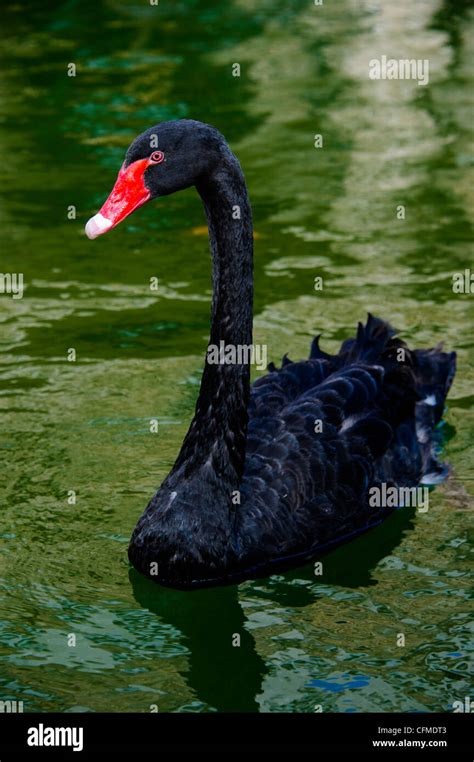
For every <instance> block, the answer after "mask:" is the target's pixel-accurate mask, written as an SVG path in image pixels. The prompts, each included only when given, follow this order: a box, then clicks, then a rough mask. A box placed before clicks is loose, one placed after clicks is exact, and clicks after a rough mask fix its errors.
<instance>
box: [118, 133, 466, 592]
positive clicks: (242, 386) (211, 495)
mask: <svg viewBox="0 0 474 762" xmlns="http://www.w3.org/2000/svg"><path fill="white" fill-rule="evenodd" d="M154 134H157V135H158V140H159V146H160V149H161V150H162V151H164V154H165V156H166V157H167V158H166V164H160V165H159V166H158V167H153V168H149V169H148V170H147V173H146V174H145V184H146V186H147V188H149V190H150V193H151V195H152V197H156V196H162V195H167V194H168V193H171V192H174V191H175V190H179V189H181V188H185V187H188V186H190V185H195V186H196V188H197V190H198V192H199V194H200V195H201V198H202V200H203V203H204V207H205V211H206V214H207V219H208V225H209V237H210V245H211V254H212V260H213V303H212V314H211V334H210V341H209V343H210V344H215V345H219V342H221V341H224V342H225V344H226V345H228V344H232V345H234V346H236V345H249V344H250V343H251V341H252V254H253V239H252V220H251V210H250V204H249V201H248V196H247V190H246V185H245V180H244V177H243V174H242V171H241V169H240V165H239V163H238V161H237V159H236V158H235V156H234V155H233V154H232V153H231V151H230V149H229V148H228V146H227V144H226V142H225V140H224V138H223V137H222V136H221V135H220V133H218V132H217V131H216V130H215V129H214V128H212V127H209V126H208V125H205V124H202V123H200V122H194V121H191V120H180V121H177V122H168V123H165V124H163V125H158V126H156V127H154V128H151V130H148V131H147V132H146V133H143V135H141V136H140V137H139V138H137V139H136V140H135V141H134V142H133V143H132V145H131V147H130V148H129V150H128V152H127V156H126V160H125V165H129V164H130V163H131V162H133V161H137V160H139V159H142V158H143V157H146V156H147V152H148V153H149V151H150V148H149V138H150V135H154ZM236 210H238V214H236ZM454 372H455V354H454V353H453V352H452V353H449V354H447V353H444V352H442V351H441V349H440V347H438V348H436V349H429V350H414V351H412V350H410V349H409V348H408V347H407V346H406V345H405V344H404V342H403V341H401V339H399V338H398V337H397V335H396V331H395V330H394V329H393V328H392V327H391V326H390V325H389V324H388V323H386V322H384V321H383V320H380V319H378V318H375V317H373V316H372V315H369V317H368V320H367V322H366V324H365V325H362V324H359V327H358V330H357V335H356V336H355V338H353V339H348V340H347V341H345V342H344V343H343V344H342V346H341V349H340V350H339V352H338V353H337V354H336V355H329V354H327V353H325V352H323V351H322V350H321V349H320V348H319V337H317V338H316V339H314V341H313V343H312V346H311V352H310V356H309V358H308V359H307V360H303V361H300V362H292V361H291V360H289V359H288V358H287V357H286V356H285V357H284V358H283V361H282V365H281V367H280V368H276V367H275V366H274V365H270V366H269V373H268V374H267V375H266V376H264V377H262V378H259V379H258V380H257V381H256V382H255V383H254V384H253V385H252V386H250V381H249V378H250V374H249V366H248V365H243V364H241V365H211V364H209V363H206V365H205V368H204V373H203V377H202V382H201V389H200V394H199V398H198V401H197V403H196V411H195V415H194V418H193V421H192V423H191V426H190V429H189V431H188V434H187V435H186V438H185V440H184V443H183V446H182V449H181V452H180V454H179V455H178V458H177V460H176V463H175V465H174V467H173V469H172V471H171V473H170V474H169V476H168V477H167V478H166V479H165V481H164V482H163V484H162V485H161V487H160V489H159V490H158V492H157V493H156V495H155V496H154V497H153V498H152V500H151V501H150V503H149V505H148V507H147V508H146V510H145V512H144V514H143V515H142V517H141V518H140V520H139V522H138V524H137V526H136V528H135V530H134V532H133V536H132V539H131V542H130V546H129V558H130V560H131V562H132V564H133V565H134V566H135V567H136V568H137V569H138V570H139V571H141V572H142V573H143V574H145V575H147V576H149V577H150V578H151V579H153V580H155V581H156V582H159V583H161V584H163V585H168V586H172V587H178V588H193V587H200V586H204V585H218V584H228V583H232V582H237V581H239V580H242V579H246V578H249V577H256V576H264V575H267V574H269V573H272V572H273V571H277V570H280V569H283V568H287V567H289V566H295V565H297V564H300V563H302V562H304V561H305V560H309V559H312V558H315V557H317V556H318V555H320V554H321V553H323V552H324V551H325V550H327V549H328V548H330V547H333V546H334V545H335V544H338V543H341V542H344V541H346V540H347V539H350V538H351V537H353V536H355V535H356V534H358V533H360V532H363V531H365V530H367V529H369V528H370V527H372V526H375V525H376V524H378V523H380V522H381V521H382V520H383V519H384V518H385V517H386V516H387V515H388V514H389V513H391V512H392V510H393V508H387V507H373V506H372V505H371V504H370V501H369V490H370V489H371V488H372V487H374V486H380V485H381V484H382V483H385V484H386V485H387V486H397V487H415V486H417V485H418V484H420V482H422V481H430V482H436V481H439V480H440V479H441V478H442V477H443V476H444V475H445V472H446V469H445V467H444V466H442V465H441V464H440V463H438V461H437V459H436V455H435V450H436V441H435V440H436V436H435V427H436V426H437V424H438V423H439V421H440V419H441V416H442V412H443V408H444V401H445V398H446V395H447V393H448V390H449V387H450V385H451V382H452V379H453V376H454Z"/></svg>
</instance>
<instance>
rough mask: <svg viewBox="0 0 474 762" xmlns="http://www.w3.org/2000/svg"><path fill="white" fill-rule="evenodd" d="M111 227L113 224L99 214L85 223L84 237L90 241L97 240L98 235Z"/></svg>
mask: <svg viewBox="0 0 474 762" xmlns="http://www.w3.org/2000/svg"><path fill="white" fill-rule="evenodd" d="M112 225H113V223H112V222H111V221H110V220H108V219H107V217H104V216H103V215H102V214H101V213H100V212H99V213H98V214H95V215H94V216H93V217H91V218H90V220H89V221H88V222H87V225H86V227H85V231H86V236H87V237H88V238H90V239H92V238H97V236H98V235H101V234H102V233H106V232H107V230H109V228H111V227H112Z"/></svg>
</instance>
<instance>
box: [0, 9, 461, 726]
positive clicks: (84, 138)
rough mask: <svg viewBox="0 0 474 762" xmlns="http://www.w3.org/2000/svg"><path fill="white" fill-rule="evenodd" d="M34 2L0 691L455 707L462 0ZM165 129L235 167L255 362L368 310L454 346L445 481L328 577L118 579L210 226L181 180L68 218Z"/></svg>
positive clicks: (25, 37)
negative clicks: (122, 206) (176, 584)
mask: <svg viewBox="0 0 474 762" xmlns="http://www.w3.org/2000/svg"><path fill="white" fill-rule="evenodd" d="M38 5H39V6H40V7H38V8H37V7H35V6H34V5H33V6H32V7H28V9H25V7H24V6H23V5H22V4H18V3H13V2H11V3H8V2H7V3H6V4H5V5H4V8H5V12H6V16H7V24H6V32H4V34H3V35H2V39H1V40H0V53H1V55H2V57H3V59H4V67H3V69H4V77H3V82H2V93H3V99H2V100H3V102H2V106H1V114H0V115H1V122H0V148H1V152H2V161H1V167H0V170H1V172H2V175H3V180H2V194H3V205H2V212H1V214H2V224H1V236H2V239H3V240H2V258H1V268H0V269H1V270H2V272H22V273H23V274H24V281H25V293H24V298H23V299H13V298H12V297H11V295H9V294H2V295H1V296H0V320H1V345H2V356H1V357H2V359H1V367H0V370H1V372H0V412H1V423H2V425H1V438H0V444H1V449H0V452H1V459H2V466H1V472H2V476H4V477H6V478H5V479H2V482H3V486H2V495H1V517H0V538H1V539H0V549H1V554H0V577H1V589H2V601H1V615H0V619H1V625H0V626H1V631H0V698H2V699H8V698H10V699H17V700H22V701H23V702H24V710H25V711H35V710H39V711H45V712H48V711H59V712H68V711H74V710H83V711H116V712H129V711H138V712H148V711H150V707H151V706H153V705H155V706H156V707H158V709H159V711H193V712H207V711H216V710H217V711H222V710H230V711H235V710H245V711H272V712H279V711H291V712H308V711H309V712H312V711H314V710H315V707H317V706H320V707H322V709H323V710H324V711H338V712H354V711H356V712H361V711H387V712H391V711H449V710H450V708H451V707H452V703H453V701H455V700H463V699H464V697H465V696H466V695H468V675H467V662H468V650H469V603H468V556H467V553H468V550H467V548H468V544H467V539H468V538H467V528H468V523H469V522H468V519H469V518H470V515H471V514H470V511H471V510H472V505H473V503H472V492H473V484H474V482H473V479H474V471H473V468H472V458H471V457H470V456H469V448H470V447H472V445H473V440H474V436H473V429H474V414H473V411H472V401H473V391H472V390H473V383H474V371H473V362H472V360H473V330H472V311H471V312H469V309H471V310H472V298H473V297H472V295H469V294H457V293H453V287H452V284H453V280H452V278H453V273H456V272H461V271H464V270H465V268H469V267H472V265H473V258H472V246H471V244H470V240H472V238H471V230H470V227H469V216H470V214H471V213H472V201H473V188H474V183H473V177H472V174H473V172H472V166H473V163H472V158H470V155H469V151H470V142H469V141H470V129H471V126H472V101H471V102H470V101H469V92H471V93H472V78H473V72H472V68H470V66H469V61H471V62H472V60H473V56H472V41H473V39H474V35H473V31H474V30H473V15H472V12H471V11H469V10H468V3H467V2H465V3H464V2H454V0H450V1H448V2H444V3H443V2H433V0H419V1H418V2H413V0H397V2H396V3H389V2H383V3H382V2H380V3H377V2H372V1H371V0H359V1H358V2H356V0H338V2H333V3H329V2H328V3H325V4H324V5H323V6H322V7H318V6H315V5H314V4H313V3H311V2H309V0H308V1H307V2H301V0H285V1H284V2H283V0H234V2H212V0H206V1H205V2H198V1H197V0H182V1H179V0H174V2H171V1H170V2H160V3H159V6H151V5H149V4H148V3H146V2H138V0H113V2H112V0H109V1H107V0H94V2H92V1H91V0H68V1H67V2H59V1H58V2H49V3H47V2H45V3H40V4H38ZM4 26H5V25H4ZM381 55H387V56H389V57H390V56H391V57H395V58H406V57H408V58H412V57H414V58H420V59H429V62H430V70H429V74H430V81H429V84H428V85H427V86H422V85H418V84H417V82H416V81H400V80H398V81H397V80H390V81H389V80H380V81H373V80H370V79H369V77H368V62H369V60H370V59H371V58H374V57H380V56H381ZM70 63H74V64H75V66H76V76H75V77H72V76H68V64H70ZM235 63H239V64H240V67H241V72H240V77H234V76H232V66H233V64H235ZM470 87H471V90H470V89H469V88H470ZM180 117H189V118H195V119H200V120H203V121H206V122H210V123H212V124H214V125H215V126H216V127H218V128H219V129H220V130H221V131H222V132H223V133H224V134H225V136H226V137H227V139H228V140H229V142H230V144H231V147H232V149H233V150H234V151H235V152H236V154H237V155H238V156H239V159H240V161H241V163H242V166H243V169H244V171H245V175H246V178H247V181H248V185H249V190H250V195H251V199H252V203H253V210H254V222H255V229H256V241H255V290H256V303H255V337H254V341H255V342H257V343H261V344H267V345H268V355H269V360H270V359H273V360H277V361H278V360H279V358H280V357H281V356H282V355H283V354H284V353H285V352H287V351H289V353H290V356H291V357H292V358H294V359H296V358H300V357H304V356H306V355H307V352H308V347H309V343H310V340H311V338H312V337H313V335H314V334H315V333H320V332H321V333H322V334H323V340H322V341H323V347H324V348H327V349H328V350H330V351H334V350H335V349H336V348H337V346H338V344H339V343H340V341H341V340H343V339H344V338H346V337H348V336H349V335H350V334H352V333H353V332H354V327H355V325H356V323H357V321H358V320H360V319H364V317H365V315H366V313H367V311H368V310H370V311H373V312H374V313H375V314H378V315H381V316H383V317H385V318H386V319H388V320H390V321H391V322H392V323H393V324H394V325H395V326H397V327H398V328H399V329H400V331H401V332H402V334H403V336H404V337H405V338H407V340H408V341H409V342H410V343H411V344H415V345H417V346H431V345H434V344H436V343H437V342H438V341H439V340H444V341H445V344H446V347H447V348H448V349H449V350H451V349H456V350H457V352H458V362H459V370H458V375H457V377H456V381H455V384H454V387H453V389H452V392H451V394H450V397H449V407H448V411H447V415H446V424H445V434H446V436H445V439H446V442H445V456H444V457H445V459H446V460H448V461H449V462H450V463H451V465H452V473H451V476H450V478H449V479H448V481H447V482H446V483H445V484H443V485H441V486H440V487H438V488H437V489H436V490H434V491H433V492H432V493H431V495H430V509H429V511H428V513H426V514H420V513H415V511H413V510H411V509H406V510H403V511H400V512H398V513H397V514H396V515H394V516H393V517H392V518H391V519H389V520H388V521H387V522H386V523H385V524H384V525H383V526H382V527H380V528H379V529H377V530H374V531H372V532H371V533H369V534H367V535H366V536H364V537H361V538H360V539H358V540H356V541H354V542H352V543H351V544H349V545H346V546H345V547H343V548H340V549H339V550H337V551H335V552H333V553H332V554H331V555H329V556H328V557H327V558H326V559H325V561H324V574H323V575H322V577H315V575H314V570H313V568H312V567H305V568H301V569H298V570H296V571H293V572H291V573H288V574H285V575H280V576H274V577H271V578H269V579H265V580H260V581H255V582H247V583H245V584H241V585H239V586H238V587H236V586H234V587H230V588H225V589H217V590H205V591H200V592H193V593H182V592H174V591H171V590H166V589H162V588H160V587H158V586H155V585H153V584H152V583H150V582H148V581H147V580H145V579H143V578H141V577H140V576H139V575H138V574H136V573H135V572H134V571H133V570H130V569H129V565H128V561H127V556H126V548H127V542H128V539H129V537H130V534H131V531H132V529H133V527H134V525H135V523H136V520H137V518H138V517H139V515H140V514H141V512H142V510H143V508H144V506H145V505H146V503H147V501H148V500H149V498H150V496H151V495H152V494H153V492H154V490H155V489H156V488H157V487H158V485H159V484H160V482H161V480H162V479H163V478H164V477H165V475H166V474H167V472H168V470H169V469H170V467H171V465H172V464H173V462H174V459H175V457H176V455H177V453H178V450H179V447H180V444H181V442H182V439H183V437H184V434H185V432H186V430H187V426H188V425H189V422H190V420H191V417H192V413H193V408H194V402H195V399H196V396H197V392H198V388H199V380H200V373H201V369H202V364H203V358H204V354H205V349H206V342H207V337H208V325H209V309H210V294H211V292H210V265H209V255H208V251H207V231H206V228H205V227H203V226H204V225H205V219H204V214H203V210H202V208H201V204H200V201H199V199H198V197H197V195H196V194H195V192H194V191H192V190H189V191H186V192H184V193H181V194H178V195H176V196H172V197H169V198H166V199H162V200H160V201H159V202H157V203H154V204H150V205H149V206H147V207H145V208H143V209H141V210H140V211H139V212H137V213H135V214H134V215H133V217H131V218H130V220H128V221H127V222H126V223H124V224H122V225H121V226H120V227H119V228H118V229H117V230H116V231H113V233H111V234H109V235H108V236H105V237H104V238H101V239H99V240H98V241H94V242H91V241H88V240H87V239H86V237H85V235H84V233H83V227H84V223H85V222H86V220H87V219H88V218H89V217H90V216H91V214H93V213H95V212H96V211H97V210H98V208H99V207H100V206H101V204H102V203H103V201H104V199H105V197H106V196H107V194H108V193H109V191H110V189H111V187H112V184H113V182H114V180H115V177H116V173H117V171H118V168H119V166H120V164H121V162H122V160H123V154H124V151H125V149H126V147H127V146H128V144H129V142H130V141H131V140H132V139H133V138H134V137H135V135H136V134H138V133H140V132H141V131H143V130H144V129H145V128H147V127H149V126H152V125H154V124H156V123H157V122H159V121H163V120H166V119H169V118H180ZM317 134H321V135H322V136H323V146H322V147H321V148H315V135H317ZM400 206H403V207H404V217H405V218H404V219H400V213H399V212H398V213H397V209H398V208H399V207H400ZM71 207H75V209H76V212H77V214H76V218H75V219H69V218H68V213H69V216H72V217H73V216H74V214H73V210H72V212H71ZM402 216H403V214H402ZM153 277H157V278H158V279H159V290H158V292H153V291H151V290H150V286H149V284H150V278H153ZM315 277H322V278H323V282H324V288H323V290H322V291H320V292H315V290H314V279H315ZM70 349H74V350H75V352H76V361H75V362H70V361H68V352H69V350H70ZM151 419H158V421H159V430H158V433H157V434H156V433H151V432H150V420H151ZM74 500H75V503H74ZM235 633H238V634H240V635H241V645H240V648H238V647H232V637H233V635H234V634H235ZM400 634H403V635H404V636H405V645H404V646H400V645H397V642H398V643H399V642H400V638H399V635H400ZM71 636H75V638H71ZM74 640H75V645H73V643H74Z"/></svg>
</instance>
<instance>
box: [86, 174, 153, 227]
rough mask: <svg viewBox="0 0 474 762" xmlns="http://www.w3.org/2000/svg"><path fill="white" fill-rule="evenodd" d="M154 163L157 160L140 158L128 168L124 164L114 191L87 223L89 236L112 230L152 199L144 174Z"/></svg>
mask: <svg viewBox="0 0 474 762" xmlns="http://www.w3.org/2000/svg"><path fill="white" fill-rule="evenodd" d="M152 163H156V162H153V161H150V159H139V160H138V161H134V162H132V164H129V166H128V167H127V168H126V169H125V168H124V167H123V166H122V168H121V170H120V172H119V173H118V177H117V180H116V182H115V185H114V187H113V188H112V193H111V194H110V196H109V197H108V199H107V201H106V202H105V204H104V205H103V207H102V208H101V209H100V210H99V212H98V213H97V214H95V215H94V217H91V218H90V220H89V221H88V223H87V225H86V235H87V236H88V238H97V236H98V235H102V234H103V233H106V232H107V231H108V230H111V229H112V228H114V227H115V226H116V225H118V224H119V222H122V220H124V219H125V217H128V215H129V214H131V213H132V212H133V211H135V209H138V207H139V206H142V205H143V204H145V203H146V202H147V201H148V200H149V199H150V197H151V193H150V191H149V190H148V188H147V187H146V185H145V178H144V175H145V170H146V168H147V167H148V166H149V165H150V164H152Z"/></svg>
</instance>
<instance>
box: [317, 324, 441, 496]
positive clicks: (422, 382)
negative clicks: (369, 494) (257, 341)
mask: <svg viewBox="0 0 474 762" xmlns="http://www.w3.org/2000/svg"><path fill="white" fill-rule="evenodd" d="M310 358H311V359H321V360H328V361H329V362H330V363H331V365H332V370H336V369H338V368H341V367H344V366H348V365H351V364H352V363H359V362H362V363H366V364H369V365H377V366H381V367H383V369H384V394H383V404H382V406H381V410H382V411H383V413H384V415H385V417H386V418H387V421H388V422H389V423H390V425H391V426H392V428H393V430H394V434H395V441H394V443H393V445H392V447H393V448H395V450H396V449H399V450H400V451H403V452H405V453H408V454H409V453H410V452H412V455H413V459H417V457H416V453H418V458H419V457H420V454H421V461H422V467H421V473H422V481H423V483H429V484H434V483H437V482H439V481H442V479H444V478H445V477H446V475H447V473H448V468H447V466H446V465H444V464H443V463H440V462H439V461H438V458H437V455H438V453H439V450H440V445H441V432H440V429H439V428H437V425H438V424H439V422H440V420H441V418H442V416H443V411H444V406H445V401H446V396H447V394H448V392H449V389H450V386H451V384H452V381H453V378H454V374H455V372H456V353H455V352H449V353H447V352H443V351H442V345H441V344H440V345H438V346H437V347H434V348H432V349H415V350H410V349H409V348H408V346H407V345H406V344H405V342H404V341H402V340H401V339H399V338H398V336H397V331H396V330H395V329H394V328H392V326H391V325H390V324H389V323H387V322H385V321H384V320H381V319H380V318H377V317H374V316H373V315H371V314H370V313H369V315H368V319H367V323H366V324H365V325H363V324H362V323H359V325H358V328H357V335H356V337H355V338H352V339H347V340H346V341H344V342H343V344H342V346H341V348H340V350H339V353H338V354H337V355H334V356H331V355H328V354H326V353H325V352H323V351H322V350H320V349H319V337H316V338H315V339H314V341H313V344H312V347H311V353H310Z"/></svg>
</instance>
